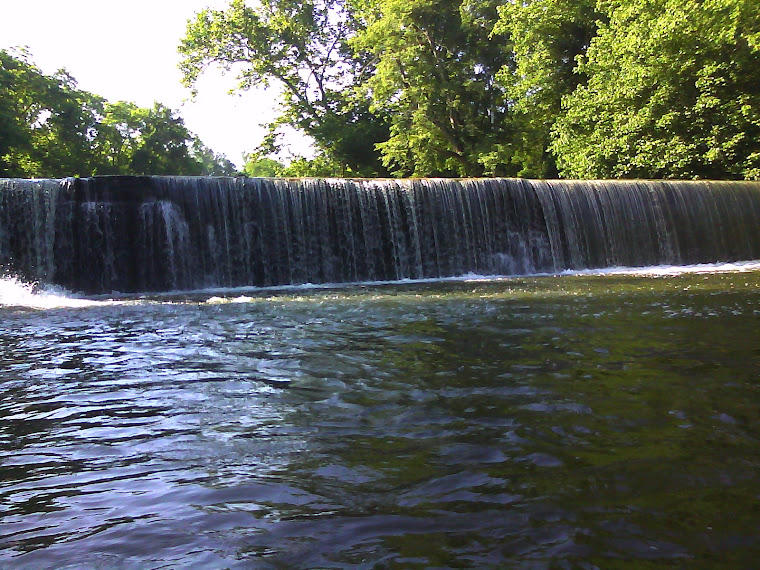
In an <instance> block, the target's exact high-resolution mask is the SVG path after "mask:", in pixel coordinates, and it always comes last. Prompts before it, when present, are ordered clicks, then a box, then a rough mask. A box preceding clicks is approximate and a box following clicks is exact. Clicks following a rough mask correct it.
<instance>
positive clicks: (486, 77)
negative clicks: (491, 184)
mask: <svg viewBox="0 0 760 570" xmlns="http://www.w3.org/2000/svg"><path fill="white" fill-rule="evenodd" d="M179 53H180V68H181V70H182V72H183V76H184V82H185V84H186V85H187V86H188V87H189V88H191V89H195V88H196V87H197V80H198V78H199V77H200V76H201V75H202V74H203V72H204V71H205V70H206V69H208V68H209V67H221V68H222V69H225V70H227V71H229V72H230V73H235V74H237V76H238V80H239V83H238V86H237V89H238V90H240V91H245V90H246V89H249V88H252V87H261V86H276V87H278V88H279V89H280V91H281V92H282V96H281V105H280V114H279V116H278V117H277V118H276V119H275V120H274V121H273V122H272V123H271V124H269V125H268V135H267V136H266V137H265V139H264V140H263V141H255V140H252V141H251V149H252V152H251V154H250V155H249V156H248V157H247V162H246V164H245V166H244V167H243V172H244V173H245V174H248V175H259V176H261V175H267V176H273V175H276V176H365V177H387V176H402V177H409V176H442V177H460V176H521V177H535V178H554V177H566V178H687V179H688V178H713V179H741V178H746V179H760V4H758V3H757V0H523V1H519V2H518V1H516V0H260V1H257V2H253V1H248V2H246V1H245V0H230V2H229V4H228V5H227V7H226V8H225V9H223V10H213V9H207V10H204V11H202V12H200V13H198V14H196V16H195V18H194V19H192V20H190V21H189V22H188V24H187V31H186V35H185V37H184V38H182V39H181V41H180V45H179ZM284 127H287V128H288V129H289V130H290V131H291V132H292V130H293V129H295V130H296V131H297V132H300V133H302V134H303V135H304V136H308V137H310V139H311V140H313V141H314V147H315V149H316V154H315V156H312V157H296V158H295V159H294V160H292V162H290V164H288V165H284V164H280V163H279V162H278V161H277V157H278V156H281V153H280V152H279V151H281V150H282V145H283V141H282V137H281V131H282V129H283V128H284ZM233 172H234V166H233V165H232V164H231V163H230V162H229V161H227V160H226V159H225V158H224V157H223V156H218V155H216V154H215V153H214V152H213V151H211V150H210V149H208V148H206V147H205V146H204V145H203V143H202V142H201V141H200V140H199V139H198V138H197V137H196V136H194V135H193V134H192V133H190V132H189V131H188V129H187V128H186V127H185V125H184V122H183V120H182V118H181V117H179V116H178V115H177V113H176V112H175V111H173V110H171V109H169V108H167V107H165V106H163V105H161V104H159V103H156V104H155V105H154V107H153V108H139V107H137V106H136V105H134V104H132V103H128V102H116V103H112V102H108V101H105V100H104V99H103V98H101V97H99V96H97V95H94V94H92V93H87V92H85V91H82V90H79V89H78V88H77V85H76V81H75V80H74V78H72V77H71V76H70V75H69V74H67V73H66V72H65V71H60V72H57V73H56V74H54V75H52V76H46V75H44V74H43V73H42V72H41V71H40V70H39V69H38V68H36V67H35V65H34V64H33V63H32V61H31V59H30V58H29V56H28V54H26V53H24V52H23V51H17V52H7V51H0V176H23V177H29V176H52V177H57V176H64V175H92V174H117V173H118V174H231V173H233Z"/></svg>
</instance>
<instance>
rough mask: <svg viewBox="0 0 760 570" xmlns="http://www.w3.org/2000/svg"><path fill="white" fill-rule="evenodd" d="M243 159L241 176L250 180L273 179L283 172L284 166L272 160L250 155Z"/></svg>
mask: <svg viewBox="0 0 760 570" xmlns="http://www.w3.org/2000/svg"><path fill="white" fill-rule="evenodd" d="M245 158H246V160H245V165H244V166H243V174H245V175H246V176H250V177H251V178H275V177H277V176H281V175H282V172H283V170H285V166H284V165H283V164H282V163H280V162H278V161H276V160H274V159H273V158H266V157H265V158H257V157H256V156H255V155H251V154H249V155H247V156H246V157H245Z"/></svg>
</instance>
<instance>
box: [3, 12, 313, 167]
mask: <svg viewBox="0 0 760 570" xmlns="http://www.w3.org/2000/svg"><path fill="white" fill-rule="evenodd" d="M227 3H228V2H227V0H131V1H130V2H116V1H114V0H66V1H65V2H61V1H60V0H24V1H23V2H16V1H12V0H0V49H3V48H10V47H14V46H28V47H29V49H30V51H31V55H32V60H33V61H34V62H35V63H36V64H37V65H38V66H39V67H40V68H41V69H42V71H43V72H45V73H47V74H50V73H53V72H55V71H56V70H57V69H60V68H66V70H67V71H68V72H69V73H70V74H71V75H72V76H73V77H74V78H75V79H76V80H77V82H78V86H79V88H80V89H84V90H86V91H89V92H92V93H96V94H98V95H101V96H103V97H105V98H106V99H108V100H109V101H112V102H116V101H120V100H124V101H131V102H134V103H136V104H138V105H139V106H142V107H152V105H153V101H159V102H161V103H163V104H164V105H166V106H168V107H171V108H172V109H176V110H178V111H179V114H180V115H181V116H182V118H183V119H184V120H185V124H186V125H187V127H188V128H189V129H190V130H191V131H192V132H193V133H195V134H196V135H198V136H199V137H200V138H201V140H202V141H203V142H204V143H205V144H206V145H207V146H208V147H210V148H211V149H213V150H214V151H215V152H218V153H224V154H225V155H227V158H228V159H229V160H231V161H232V162H234V163H235V164H236V165H238V166H240V167H242V165H243V160H242V154H243V153H245V152H250V151H252V150H253V149H254V148H255V147H256V146H257V145H258V144H259V143H260V142H261V139H262V137H263V136H264V134H265V131H264V129H262V128H260V127H259V125H260V124H261V123H264V122H267V121H270V120H271V119H272V117H273V114H274V111H273V107H274V106H275V104H276V93H275V91H274V90H270V91H268V92H264V91H254V90H250V91H247V92H245V93H243V94H242V95H228V94H227V92H228V90H229V89H230V88H231V87H232V86H233V85H234V83H235V80H234V77H231V76H224V77H223V76H222V75H221V74H220V73H215V72H214V73H211V72H209V73H207V74H204V76H203V77H202V78H201V80H200V82H199V84H198V96H197V98H196V100H195V101H187V99H189V97H190V92H189V91H188V90H187V89H185V88H184V87H182V85H181V83H180V72H179V70H178V69H177V62H178V61H179V55H178V54H177V45H178V44H179V42H180V39H181V38H182V37H183V36H184V34H185V26H186V22H187V20H188V19H189V18H192V17H193V15H194V14H195V13H196V12H199V11H200V10H202V9H203V8H205V7H212V8H218V9H219V8H224V7H225V6H226V5H227ZM291 140H292V143H293V146H292V151H293V152H301V153H303V152H306V150H305V149H306V148H307V145H306V144H305V143H303V142H302V141H300V140H298V138H297V137H296V138H295V139H294V140H293V139H291ZM299 143H300V144H299Z"/></svg>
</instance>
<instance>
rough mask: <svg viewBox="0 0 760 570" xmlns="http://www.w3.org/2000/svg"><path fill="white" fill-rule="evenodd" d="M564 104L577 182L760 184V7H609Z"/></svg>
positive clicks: (615, 3)
mask: <svg viewBox="0 0 760 570" xmlns="http://www.w3.org/2000/svg"><path fill="white" fill-rule="evenodd" d="M604 6H605V9H606V10H607V11H608V15H609V23H607V24H603V25H602V26H601V27H600V29H599V32H598V34H597V35H596V37H594V39H593V40H592V41H591V45H590V47H589V49H588V53H587V57H586V58H584V59H583V61H582V63H581V65H580V66H579V71H580V72H581V73H583V74H585V75H586V76H588V83H587V84H585V85H581V86H579V87H578V88H577V89H576V90H574V91H573V92H572V93H570V94H568V95H567V96H566V97H565V100H564V107H565V108H564V111H563V113H562V114H561V115H560V117H559V118H558V121H557V124H556V126H555V129H554V142H553V146H552V148H553V150H554V151H555V152H556V154H557V157H558V161H559V165H560V171H561V173H562V174H563V175H565V176H569V177H579V178H587V177H599V178H604V177H612V178H619V177H647V178H661V177H674V178H695V177H698V178H756V179H757V178H760V4H758V3H757V1H756V0H703V1H702V0H636V1H635V2H634V1H631V0H608V1H607V2H605V3H604Z"/></svg>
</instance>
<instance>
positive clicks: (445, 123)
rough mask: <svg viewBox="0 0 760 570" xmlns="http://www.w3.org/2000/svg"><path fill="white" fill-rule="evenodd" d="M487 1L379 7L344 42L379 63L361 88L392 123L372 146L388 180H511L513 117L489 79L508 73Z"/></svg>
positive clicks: (425, 0)
mask: <svg viewBox="0 0 760 570" xmlns="http://www.w3.org/2000/svg"><path fill="white" fill-rule="evenodd" d="M497 5H498V2H497V1H491V0H464V1H462V0H378V1H377V2H374V3H368V4H366V5H364V6H363V7H362V10H361V11H360V13H361V15H362V17H363V18H364V21H365V22H366V27H365V28H364V29H363V30H362V31H361V32H359V33H358V34H357V36H356V38H355V39H354V40H352V47H354V49H355V50H357V51H362V50H364V51H366V52H368V53H370V54H372V55H373V56H374V57H375V58H376V59H377V69H376V71H375V73H374V74H373V75H372V76H371V77H369V78H368V79H366V80H365V81H364V87H365V89H366V91H367V93H368V95H369V96H370V97H371V98H372V102H373V106H372V111H373V112H375V113H378V114H380V115H382V116H387V117H391V132H390V137H389V139H388V140H387V141H385V142H382V143H380V144H379V145H378V148H380V149H381V151H382V153H383V160H384V162H385V164H386V166H388V167H389V168H392V169H393V170H394V172H395V173H396V174H400V175H414V176H430V175H443V176H481V175H484V174H496V175H504V174H512V173H514V172H515V168H514V166H513V165H512V164H511V162H512V149H511V147H512V142H513V139H514V131H513V123H512V113H511V109H510V103H509V101H508V100H507V98H506V96H505V90H504V89H503V88H502V87H501V86H500V85H498V84H497V83H496V81H495V77H496V74H497V72H498V71H499V70H500V69H502V68H505V67H506V68H509V67H510V66H512V64H513V63H512V55H511V49H510V46H509V45H508V42H507V39H506V38H505V37H502V36H500V35H499V33H498V31H497V30H494V27H493V26H494V23H495V21H496V15H497V13H496V9H497Z"/></svg>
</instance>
